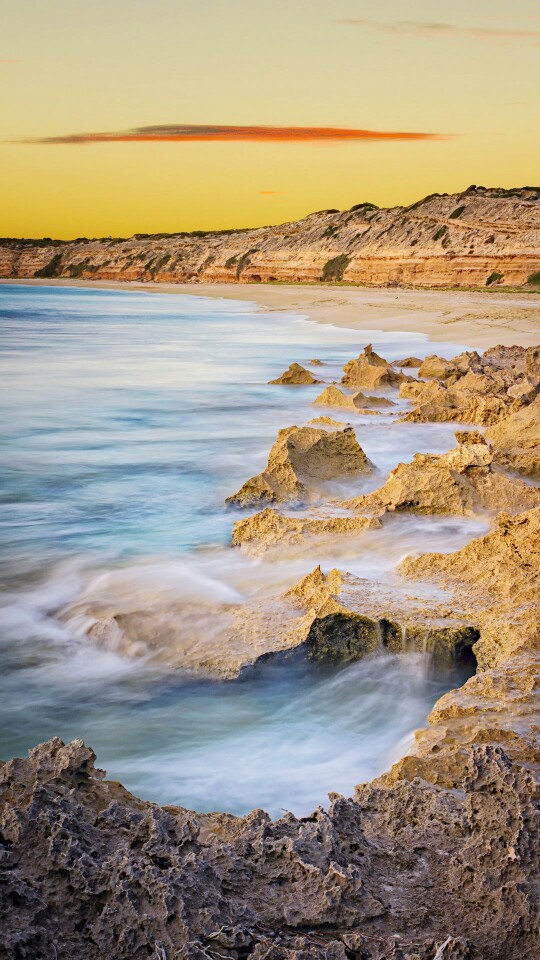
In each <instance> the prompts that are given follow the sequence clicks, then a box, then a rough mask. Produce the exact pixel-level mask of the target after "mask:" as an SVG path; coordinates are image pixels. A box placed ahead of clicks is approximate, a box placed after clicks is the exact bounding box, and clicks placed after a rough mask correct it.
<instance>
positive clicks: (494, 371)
mask: <svg viewBox="0 0 540 960" xmlns="http://www.w3.org/2000/svg"><path fill="white" fill-rule="evenodd" d="M537 349H538V348H535V347H531V348H529V349H528V350H525V349H524V348H523V347H494V348H493V349H492V350H487V351H486V352H485V353H484V355H483V356H480V355H479V354H478V353H477V352H476V351H472V352H467V353H462V354H460V355H459V356H457V357H454V358H453V359H452V360H449V361H445V360H442V359H441V358H440V357H436V356H432V357H427V358H426V360H425V361H424V363H423V365H422V367H421V368H420V371H419V373H420V375H424V376H428V377H432V378H435V379H431V380H429V381H428V382H421V383H413V384H409V383H405V384H402V386H401V387H400V395H401V396H402V397H405V398H406V399H409V400H412V401H413V403H414V405H415V408H414V410H412V411H410V412H409V413H407V414H406V415H405V417H404V418H403V419H404V420H405V421H410V422H420V423H423V422H429V421H439V422H443V421H448V420H450V421H459V422H462V423H476V424H479V425H483V426H490V425H492V424H496V423H498V422H499V421H500V420H502V419H504V418H505V417H507V416H509V415H511V414H513V413H515V412H517V411H518V410H520V409H521V408H522V407H524V406H526V405H527V404H529V403H532V402H534V400H535V398H536V396H537V395H538V392H539V391H540V378H539V377H538V376H537V375H536V374H535V370H536V369H537V366H536V364H537V361H536V359H535V358H536V352H535V351H537ZM527 364H528V367H527Z"/></svg>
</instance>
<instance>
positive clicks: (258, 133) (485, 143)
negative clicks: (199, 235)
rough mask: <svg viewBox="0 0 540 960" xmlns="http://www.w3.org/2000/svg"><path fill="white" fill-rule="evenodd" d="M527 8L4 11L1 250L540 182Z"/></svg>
mask: <svg viewBox="0 0 540 960" xmlns="http://www.w3.org/2000/svg"><path fill="white" fill-rule="evenodd" d="M539 94H540V7H539V5H538V2H537V0H512V2H511V3H510V2H508V0H504V2H503V0H490V2H484V0H477V2H475V3H474V4H471V3H470V0H454V3H452V4H449V3H448V2H444V3H443V2H440V0H333V2H332V3H328V2H324V0H271V2H269V0H264V2H263V0H151V2H150V0H92V3H89V2H88V0H84V2H82V0H47V2H46V3H45V2H43V0H4V2H3V16H2V31H1V35H0V97H1V103H2V108H1V111H0V171H1V175H2V187H3V189H2V199H1V201H0V235H2V236H25V237H42V236H52V237H59V238H66V239H71V238H74V237H78V236H88V237H92V236H129V235H131V234H133V233H154V232H175V231H181V230H214V229H221V228H232V227H248V226H258V225H263V224H274V223H280V222H285V221H288V220H293V219H297V218H299V217H302V216H305V215H306V214H308V213H311V212H313V211H315V210H322V209H326V208H330V207H332V208H333V207H336V208H338V209H346V208H349V207H350V206H352V205H353V204H356V203H361V202H363V201H369V202H372V203H376V204H378V205H379V206H392V205H395V204H409V203H412V202H413V201H415V200H417V199H419V198H420V197H422V196H425V195H427V194H430V193H434V192H439V193H443V192H444V193H451V192H455V191H459V190H463V189H465V188H466V187H467V186H469V185H470V184H471V183H476V184H483V185H484V186H503V187H511V186H522V185H531V184H532V185H535V184H536V183H538V182H540V163H539V157H540V124H539V123H538V104H539Z"/></svg>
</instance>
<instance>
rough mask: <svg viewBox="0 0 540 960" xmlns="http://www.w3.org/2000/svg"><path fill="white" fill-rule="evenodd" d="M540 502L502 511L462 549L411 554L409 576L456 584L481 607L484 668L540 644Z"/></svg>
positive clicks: (406, 571) (480, 652) (479, 619)
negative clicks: (481, 534) (511, 512)
mask: <svg viewBox="0 0 540 960" xmlns="http://www.w3.org/2000/svg"><path fill="white" fill-rule="evenodd" d="M539 543H540V507H536V508H535V509H533V510H529V511H526V512H524V513H520V514H517V516H509V515H508V514H507V513H501V514H500V516H499V518H498V522H497V525H496V527H495V529H494V530H493V531H492V532H490V533H488V534H487V536H485V537H480V538H479V539H476V540H473V541H472V542H471V543H469V544H468V545H467V546H466V547H464V548H463V549H462V550H460V551H458V552H457V553H452V554H448V555H444V554H432V553H427V554H423V555H422V556H420V557H416V558H409V559H406V560H405V561H404V562H403V564H402V566H401V572H402V573H403V574H404V575H405V576H408V577H414V578H420V577H422V578H424V579H437V580H438V581H439V582H441V583H442V584H444V585H445V586H452V587H453V588H454V589H456V590H457V591H458V595H459V596H460V597H461V598H462V603H463V598H466V599H465V601H464V602H465V606H467V605H468V606H469V608H470V609H471V610H472V609H474V610H475V618H476V622H477V623H478V624H479V626H480V630H481V633H482V639H481V641H480V642H479V643H478V644H477V646H476V648H475V653H476V656H477V659H478V662H479V665H480V667H481V668H483V669H488V668H490V667H493V666H497V665H498V664H499V663H502V662H504V661H505V660H506V659H508V657H509V655H510V654H512V655H515V654H516V652H520V653H523V652H530V651H531V650H534V651H538V650H540V616H539V614H540V589H539V588H540V565H539V563H538V544H539Z"/></svg>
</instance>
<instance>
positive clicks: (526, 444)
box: [486, 397, 540, 477]
mask: <svg viewBox="0 0 540 960" xmlns="http://www.w3.org/2000/svg"><path fill="white" fill-rule="evenodd" d="M486 436H487V437H488V438H489V440H490V441H491V442H492V443H493V445H494V447H495V450H496V454H495V457H496V460H497V462H498V463H500V464H502V465H503V466H505V467H508V468H510V469H512V470H517V471H519V473H523V474H525V476H530V477H540V397H537V398H536V399H535V400H534V401H533V402H532V403H530V404H529V405H528V406H526V407H523V408H522V409H520V410H518V411H517V412H516V413H513V414H511V415H510V416H509V417H505V418H504V419H502V420H500V421H499V422H498V423H496V424H495V425H494V426H491V427H488V429H487V431H486Z"/></svg>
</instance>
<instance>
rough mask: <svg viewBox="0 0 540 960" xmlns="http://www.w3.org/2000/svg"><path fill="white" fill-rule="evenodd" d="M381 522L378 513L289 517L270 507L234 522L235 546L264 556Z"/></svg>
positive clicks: (374, 525) (361, 530)
mask: <svg viewBox="0 0 540 960" xmlns="http://www.w3.org/2000/svg"><path fill="white" fill-rule="evenodd" d="M379 526H380V521H378V520H377V519H376V518H375V517H359V516H349V517H336V516H327V517H286V516H283V514H281V513H278V512H277V510H273V509H271V508H270V507H266V509H264V510H262V511H261V512H260V513H256V514H254V515H253V516H251V517H246V519H245V520H237V521H236V523H235V524H234V526H233V532H232V543H233V546H238V547H241V548H242V550H243V551H244V553H247V554H250V555H251V556H261V555H262V554H264V553H266V552H267V551H268V550H272V549H273V548H275V547H280V548H283V547H291V546H295V545H298V544H301V545H305V544H306V542H307V541H309V540H311V539H314V538H334V537H336V536H338V537H343V536H356V535H358V534H359V533H361V532H363V531H364V530H373V529H376V528H377V527H379Z"/></svg>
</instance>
